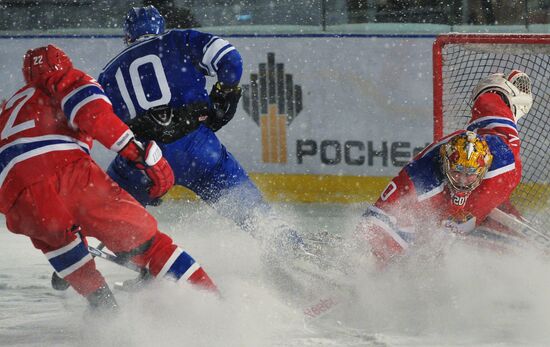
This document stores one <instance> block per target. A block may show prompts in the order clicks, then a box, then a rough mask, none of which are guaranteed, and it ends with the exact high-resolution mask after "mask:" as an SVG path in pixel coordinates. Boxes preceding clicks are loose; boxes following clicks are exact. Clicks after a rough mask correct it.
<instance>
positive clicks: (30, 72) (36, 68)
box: [23, 45, 73, 86]
mask: <svg viewBox="0 0 550 347" xmlns="http://www.w3.org/2000/svg"><path fill="white" fill-rule="evenodd" d="M72 67H73V63H72V62H71V59H70V58H69V57H68V56H67V55H66V54H65V52H63V51H62V50H61V49H60V48H58V47H56V46H54V45H48V46H46V47H39V48H35V49H29V50H28V51H27V53H26V54H25V56H24V57H23V77H24V78H25V82H27V83H31V84H34V85H37V86H40V85H41V84H43V83H44V82H45V81H46V80H47V79H48V78H49V77H51V76H52V75H54V74H56V73H58V72H64V71H68V70H70V69H71V68H72Z"/></svg>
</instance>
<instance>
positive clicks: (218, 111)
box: [206, 82, 241, 131]
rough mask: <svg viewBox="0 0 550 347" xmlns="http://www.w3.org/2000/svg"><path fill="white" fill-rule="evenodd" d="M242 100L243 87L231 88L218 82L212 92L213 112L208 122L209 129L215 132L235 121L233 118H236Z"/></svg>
mask: <svg viewBox="0 0 550 347" xmlns="http://www.w3.org/2000/svg"><path fill="white" fill-rule="evenodd" d="M240 99H241V87H239V86H233V87H230V86H226V85H224V84H223V83H221V82H216V84H214V86H212V90H211V91H210V101H211V102H212V110H211V112H210V115H209V117H208V119H207V121H206V124H207V125H208V127H210V129H212V130H213V131H218V130H220V129H221V128H222V127H223V126H224V125H226V124H227V123H229V121H230V120H231V119H233V116H235V112H237V105H238V104H239V100H240Z"/></svg>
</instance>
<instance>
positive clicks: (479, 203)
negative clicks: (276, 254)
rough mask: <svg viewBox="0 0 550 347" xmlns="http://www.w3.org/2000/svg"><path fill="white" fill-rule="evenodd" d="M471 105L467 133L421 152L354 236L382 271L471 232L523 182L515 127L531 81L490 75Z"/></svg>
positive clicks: (515, 73)
mask: <svg viewBox="0 0 550 347" xmlns="http://www.w3.org/2000/svg"><path fill="white" fill-rule="evenodd" d="M472 101H473V107H472V116H471V119H470V121H469V122H468V125H467V127H466V129H465V130H459V131H457V132H455V133H453V134H450V135H448V136H446V137H444V138H443V139H441V140H439V141H437V142H435V143H432V144H431V145H429V146H428V147H427V148H426V149H425V150H424V151H422V152H421V153H420V154H418V155H417V156H416V157H415V158H414V159H413V160H412V161H411V162H410V163H408V164H407V165H406V166H405V167H404V168H403V169H402V170H401V171H400V172H399V174H398V175H397V176H396V177H395V178H393V179H392V180H391V182H390V183H389V184H388V186H387V187H386V189H385V190H384V191H383V192H382V194H381V195H380V197H379V198H378V200H377V201H376V203H375V204H374V206H370V207H369V208H368V209H367V211H366V212H365V213H364V214H363V216H362V219H361V222H360V224H359V225H358V227H357V230H356V231H357V234H358V236H359V237H360V238H363V239H366V240H367V242H368V245H369V247H370V250H371V252H372V254H374V256H375V257H376V259H377V261H378V262H379V264H380V265H385V264H387V263H388V262H390V261H392V260H393V259H394V258H395V257H396V256H398V255H400V254H403V253H404V251H405V250H406V249H407V248H409V247H411V246H413V245H414V243H415V240H416V241H418V239H419V238H423V237H429V235H430V233H433V232H439V231H442V230H450V231H451V232H454V233H459V234H462V235H466V234H469V233H471V232H472V231H473V230H474V229H475V228H476V226H479V225H480V224H482V223H484V222H485V221H486V218H487V216H488V215H489V213H490V212H491V211H492V210H493V209H494V208H497V207H499V206H501V205H502V204H507V203H508V201H509V198H510V195H511V193H512V192H513V191H514V189H515V188H516V186H517V185H518V184H519V182H520V179H521V159H520V139H519V135H518V130H517V125H516V123H517V120H518V119H519V118H521V117H522V116H524V115H525V114H526V113H527V112H529V109H530V108H531V105H532V102H533V100H532V96H531V82H530V80H529V77H528V76H527V75H526V74H525V73H523V72H520V71H517V70H514V71H513V72H512V73H510V74H509V75H508V76H504V75H503V74H492V75H490V76H488V77H486V78H484V79H482V80H481V81H480V82H479V83H478V84H477V86H476V87H475V88H474V90H473V94H472Z"/></svg>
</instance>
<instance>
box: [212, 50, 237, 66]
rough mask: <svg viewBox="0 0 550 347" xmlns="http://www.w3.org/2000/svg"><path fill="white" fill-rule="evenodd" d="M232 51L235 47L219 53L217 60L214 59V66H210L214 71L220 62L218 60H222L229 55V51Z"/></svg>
mask: <svg viewBox="0 0 550 347" xmlns="http://www.w3.org/2000/svg"><path fill="white" fill-rule="evenodd" d="M234 50H235V47H230V48H228V49H226V50H225V51H223V52H222V53H220V55H219V56H218V58H216V61H214V64H212V65H213V66H214V68H215V69H216V71H217V70H218V62H219V61H220V59H221V58H223V57H224V56H225V55H226V54H227V53H229V52H231V51H234Z"/></svg>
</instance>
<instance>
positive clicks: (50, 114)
mask: <svg viewBox="0 0 550 347" xmlns="http://www.w3.org/2000/svg"><path fill="white" fill-rule="evenodd" d="M0 129H1V132H0V212H2V213H6V211H7V210H8V209H9V208H10V206H11V205H12V204H13V202H14V200H15V199H16V198H17V196H18V195H19V193H20V192H21V191H22V190H23V189H24V188H25V187H28V186H29V185H32V184H33V183H36V182H38V181H40V180H43V179H44V178H46V177H49V176H51V175H52V174H53V173H55V172H56V171H57V170H59V168H61V167H64V166H65V165H67V164H68V163H71V162H73V161H75V160H78V159H81V158H83V157H89V153H90V149H91V147H92V143H93V140H94V139H96V140H98V141H99V142H100V143H102V144H103V145H104V146H105V147H107V148H109V149H111V150H114V151H119V150H120V149H122V148H123V147H124V146H125V145H126V144H127V143H128V141H129V140H130V139H131V138H132V137H133V135H132V133H131V131H130V130H129V129H128V127H127V126H126V124H124V123H123V122H122V121H121V120H120V119H119V118H118V117H117V116H116V115H115V114H114V113H113V110H112V107H111V103H110V101H109V99H108V98H107V97H106V96H105V94H104V93H103V90H102V88H101V86H99V84H98V83H97V82H96V81H95V80H94V79H93V78H92V77H90V76H89V75H87V74H85V73H84V72H82V71H80V70H77V69H71V70H69V71H68V72H66V73H65V74H63V75H62V76H56V75H54V76H52V77H51V78H50V79H49V80H48V81H47V83H45V90H42V89H40V88H37V87H35V86H33V85H27V86H25V87H23V88H22V89H20V90H19V91H17V92H16V93H15V94H14V95H13V96H12V97H11V98H9V99H8V101H7V102H6V103H5V105H4V106H3V107H2V113H1V114H0Z"/></svg>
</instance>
